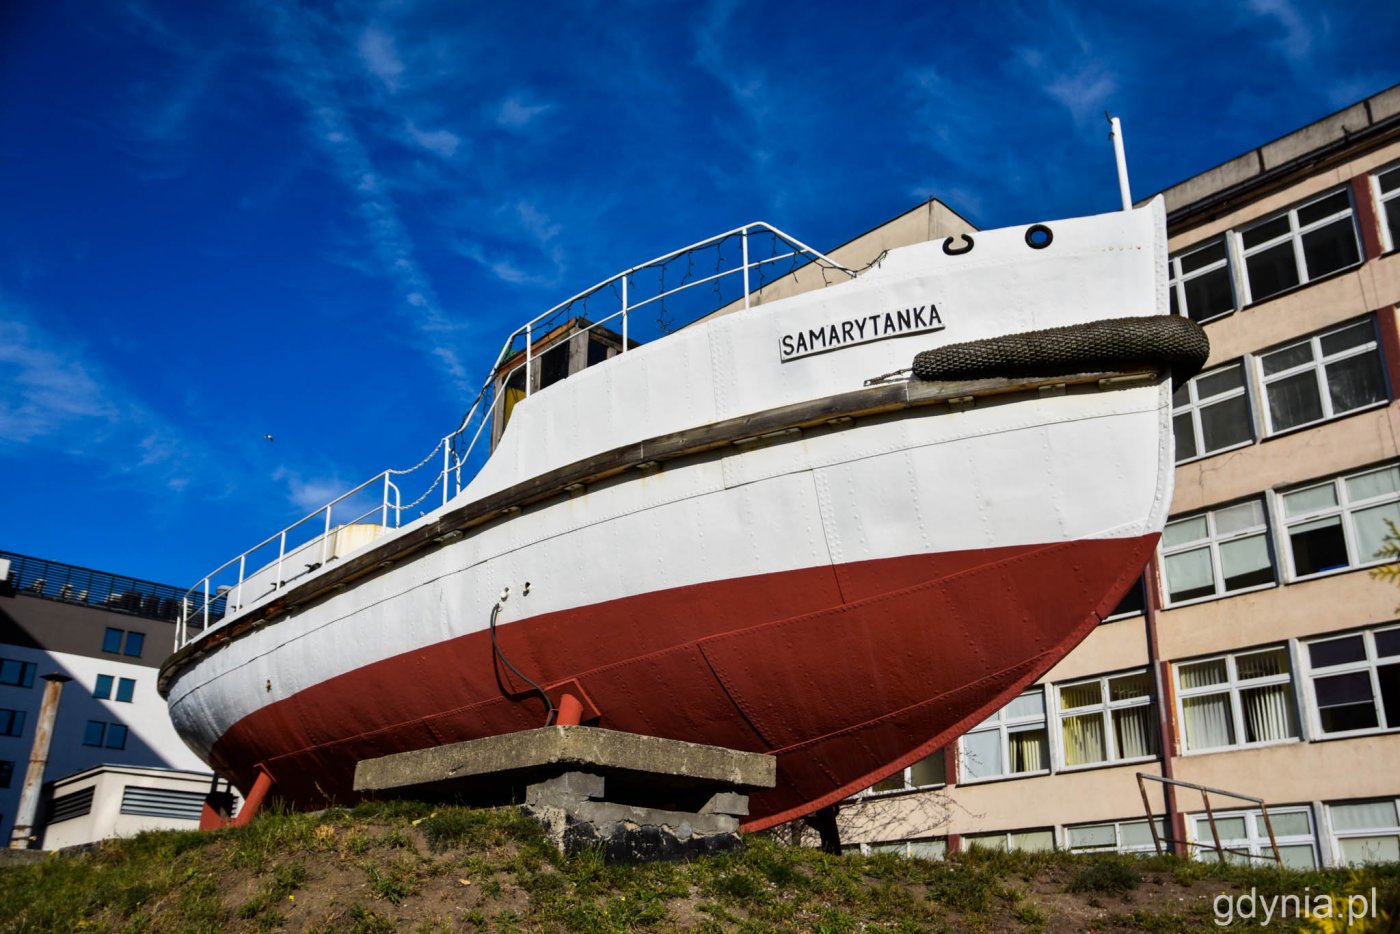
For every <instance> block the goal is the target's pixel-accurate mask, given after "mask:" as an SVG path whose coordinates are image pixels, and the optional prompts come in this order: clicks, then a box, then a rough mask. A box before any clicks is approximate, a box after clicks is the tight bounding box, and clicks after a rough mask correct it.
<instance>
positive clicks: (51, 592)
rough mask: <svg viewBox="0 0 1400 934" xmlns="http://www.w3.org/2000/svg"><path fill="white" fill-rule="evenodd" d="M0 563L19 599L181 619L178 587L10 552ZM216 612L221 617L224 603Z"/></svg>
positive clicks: (151, 616) (5, 552) (6, 553)
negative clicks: (5, 565) (5, 567)
mask: <svg viewBox="0 0 1400 934" xmlns="http://www.w3.org/2000/svg"><path fill="white" fill-rule="evenodd" d="M0 559H3V560H6V561H9V563H10V573H9V577H8V579H7V580H6V581H4V583H5V584H6V585H7V586H8V587H9V589H11V590H12V591H13V592H14V593H16V594H19V595H23V596H27V597H39V598H41V599H44V600H55V601H58V602H60V603H72V604H75V605H78V606H90V607H98V608H101V609H104V610H111V611H112V612H116V613H127V614H130V615H132V616H144V617H146V618H147V619H163V620H169V621H170V622H176V621H178V619H179V617H180V601H181V599H182V598H183V597H184V592H183V591H182V590H180V589H179V588H177V587H171V586H169V585H167V584H157V583H154V582H152V581H147V580H140V579H138V578H135V577H123V576H121V575H120V574H108V573H107V572H106V571H95V570H93V569H92V568H84V567H79V566H77V565H74V564H63V563H61V562H58V561H45V560H44V559H42V558H32V557H30V556H28V555H21V554H15V553H14V552H10V551H0ZM216 609H217V612H218V613H219V615H221V616H222V615H223V605H222V601H220V602H219V603H218V605H217V607H216Z"/></svg>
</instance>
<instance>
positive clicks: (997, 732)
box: [958, 688, 1050, 782]
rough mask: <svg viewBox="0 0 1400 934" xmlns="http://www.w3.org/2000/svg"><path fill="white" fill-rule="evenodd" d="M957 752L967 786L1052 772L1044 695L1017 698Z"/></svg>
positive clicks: (976, 730)
mask: <svg viewBox="0 0 1400 934" xmlns="http://www.w3.org/2000/svg"><path fill="white" fill-rule="evenodd" d="M958 748H959V753H960V755H961V759H960V760H959V761H960V763H961V770H960V773H959V774H960V776H961V778H962V780H963V781H965V782H974V781H979V780H983V779H989V778H1001V777H1003V776H1006V775H1024V774H1029V773H1037V772H1040V773H1043V772H1047V771H1049V769H1050V742H1049V733H1048V732H1047V730H1046V723H1045V692H1044V691H1043V690H1041V689H1040V688H1036V689H1035V690H1033V691H1027V692H1026V693H1024V694H1022V695H1021V696H1020V697H1017V698H1016V699H1015V700H1013V701H1012V702H1011V703H1009V704H1007V705H1006V706H1005V707H1003V708H1002V709H1001V710H999V711H997V712H996V713H994V714H992V716H990V717H988V718H987V719H986V720H984V721H982V723H980V724H978V725H977V726H976V727H974V728H973V729H972V730H970V731H969V732H968V733H967V734H966V735H964V736H963V737H962V739H960V740H959V741H958Z"/></svg>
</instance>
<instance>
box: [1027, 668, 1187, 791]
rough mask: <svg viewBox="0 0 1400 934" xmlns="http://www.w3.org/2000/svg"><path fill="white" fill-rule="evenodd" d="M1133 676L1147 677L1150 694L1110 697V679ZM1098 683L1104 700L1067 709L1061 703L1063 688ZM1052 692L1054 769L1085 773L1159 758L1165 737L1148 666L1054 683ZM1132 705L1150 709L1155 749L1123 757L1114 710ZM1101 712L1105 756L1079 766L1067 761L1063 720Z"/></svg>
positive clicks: (1100, 694) (1051, 753) (1148, 692)
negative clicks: (1089, 770)
mask: <svg viewBox="0 0 1400 934" xmlns="http://www.w3.org/2000/svg"><path fill="white" fill-rule="evenodd" d="M1134 675H1143V676H1145V677H1146V678H1147V685H1148V687H1147V693H1146V694H1144V695H1143V696H1142V697H1134V698H1130V699H1128V700H1121V701H1115V700H1112V699H1110V694H1109V689H1108V682H1109V681H1111V680H1114V679H1117V678H1125V677H1130V676H1134ZM1093 682H1098V684H1099V696H1100V698H1101V700H1100V701H1099V703H1098V704H1094V705H1088V706H1084V707H1072V708H1064V707H1063V706H1062V705H1061V703H1060V691H1061V690H1062V689H1063V688H1069V687H1077V686H1079V685H1081V684H1091V683H1093ZM1052 687H1053V688H1054V690H1053V691H1051V692H1050V693H1051V697H1052V705H1053V708H1054V721H1055V730H1054V739H1053V740H1052V741H1051V743H1050V759H1051V762H1052V764H1053V771H1057V772H1082V771H1085V770H1087V769H1101V768H1105V767H1108V766H1115V765H1124V764H1126V763H1132V762H1151V761H1153V760H1154V759H1156V758H1157V757H1158V756H1159V755H1160V753H1161V749H1162V736H1161V732H1160V724H1159V723H1158V717H1157V710H1156V704H1155V703H1154V699H1153V697H1152V672H1150V671H1148V670H1147V669H1146V668H1137V669H1131V670H1128V671H1117V672H1114V673H1112V674H1107V675H1099V676H1097V677H1093V678H1076V679H1074V680H1072V681H1060V682H1056V683H1055V684H1054V685H1052ZM1132 707H1147V708H1148V711H1149V720H1148V722H1149V724H1150V725H1151V729H1152V737H1153V743H1152V744H1153V746H1154V747H1156V750H1157V751H1156V752H1152V753H1149V754H1148V755H1145V756H1134V757H1132V758H1124V757H1122V756H1121V755H1119V751H1118V737H1117V735H1116V734H1115V733H1114V730H1113V712H1114V711H1117V710H1126V709H1129V708H1132ZM1096 712H1097V713H1098V714H1099V715H1100V717H1101V718H1102V722H1103V724H1104V754H1105V758H1104V759H1102V760H1101V761H1099V762H1084V763H1081V764H1079V765H1069V764H1067V762H1066V761H1065V750H1064V721H1065V720H1067V719H1072V718H1075V717H1083V716H1088V715H1090V714H1093V713H1096Z"/></svg>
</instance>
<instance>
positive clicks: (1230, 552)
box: [1162, 499, 1274, 604]
mask: <svg viewBox="0 0 1400 934" xmlns="http://www.w3.org/2000/svg"><path fill="white" fill-rule="evenodd" d="M1162 567H1163V572H1164V574H1165V576H1166V590H1167V602H1168V603H1169V604H1173V603H1183V602H1185V601H1187V600H1200V599H1203V598H1206V597H1221V596H1224V595H1225V594H1231V593H1238V592H1240V591H1244V590H1253V589H1256V588H1259V587H1268V586H1271V585H1272V584H1273V583H1274V561H1273V556H1272V555H1271V554H1270V553H1269V527H1268V519H1267V517H1266V515H1265V512H1264V503H1263V502H1262V501H1261V500H1257V499H1255V500H1249V501H1248V502H1244V503H1239V504H1238V505H1235V506H1226V507H1224V508H1223V509H1212V510H1211V511H1210V512H1203V513H1201V514H1200V515H1196V516H1187V517H1186V518H1183V519H1176V520H1173V521H1171V522H1168V523H1167V527H1166V529H1165V530H1163V532H1162Z"/></svg>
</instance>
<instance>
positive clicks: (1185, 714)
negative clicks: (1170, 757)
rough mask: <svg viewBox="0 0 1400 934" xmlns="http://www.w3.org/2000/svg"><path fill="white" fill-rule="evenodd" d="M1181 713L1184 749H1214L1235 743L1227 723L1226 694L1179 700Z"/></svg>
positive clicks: (1227, 704)
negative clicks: (1183, 721) (1184, 741)
mask: <svg viewBox="0 0 1400 934" xmlns="http://www.w3.org/2000/svg"><path fill="white" fill-rule="evenodd" d="M1185 686H1186V685H1184V684H1183V685H1182V687H1185ZM1181 713H1182V718H1183V719H1184V720H1185V723H1184V726H1185V728H1186V748H1187V749H1190V750H1196V749H1214V748H1216V747H1218V746H1233V745H1234V744H1235V735H1234V734H1235V731H1234V728H1233V726H1232V725H1231V723H1230V695H1229V694H1207V695H1205V696H1204V697H1186V698H1183V699H1182V701H1181Z"/></svg>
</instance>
